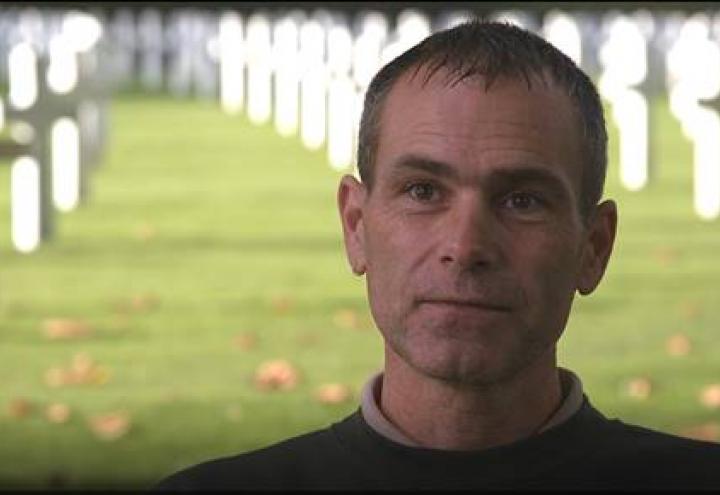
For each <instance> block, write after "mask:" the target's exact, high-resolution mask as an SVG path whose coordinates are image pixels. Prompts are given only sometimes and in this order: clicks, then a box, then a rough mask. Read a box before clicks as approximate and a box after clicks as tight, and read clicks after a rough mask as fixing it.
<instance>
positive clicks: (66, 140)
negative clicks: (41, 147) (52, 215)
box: [50, 117, 81, 212]
mask: <svg viewBox="0 0 720 495" xmlns="http://www.w3.org/2000/svg"><path fill="white" fill-rule="evenodd" d="M50 139H51V143H52V144H51V149H52V152H51V163H52V175H53V180H52V190H53V203H54V204H55V207H56V208H57V209H58V210H60V211H64V212H67V211H71V210H73V209H75V208H76V207H77V206H78V204H79V203H80V183H81V177H80V129H79V127H78V125H77V123H76V122H75V120H74V119H71V118H69V117H61V118H59V119H57V120H56V121H55V123H54V124H53V126H52V130H51V138H50Z"/></svg>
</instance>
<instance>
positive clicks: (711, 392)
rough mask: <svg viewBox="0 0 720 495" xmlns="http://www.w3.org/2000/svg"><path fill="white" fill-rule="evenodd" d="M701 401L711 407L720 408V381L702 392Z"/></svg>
mask: <svg viewBox="0 0 720 495" xmlns="http://www.w3.org/2000/svg"><path fill="white" fill-rule="evenodd" d="M700 402H702V403H703V405H704V406H705V407H709V408H711V409H718V408H720V383H714V384H712V385H708V386H707V387H705V388H704V389H703V390H702V392H701V393H700Z"/></svg>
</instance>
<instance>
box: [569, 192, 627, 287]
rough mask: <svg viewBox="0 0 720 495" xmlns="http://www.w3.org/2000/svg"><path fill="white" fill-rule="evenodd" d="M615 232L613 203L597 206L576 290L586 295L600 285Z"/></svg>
mask: <svg viewBox="0 0 720 495" xmlns="http://www.w3.org/2000/svg"><path fill="white" fill-rule="evenodd" d="M616 230H617V207H616V205H615V202H614V201H610V200H608V201H603V202H602V203H601V204H599V205H598V206H597V207H596V209H595V213H594V215H593V218H592V220H591V222H590V225H589V226H588V233H587V239H586V241H585V247H584V251H583V255H582V262H581V263H582V264H581V267H580V272H579V274H578V280H577V289H578V292H580V294H582V295H584V296H585V295H588V294H590V293H591V292H592V291H594V290H595V288H596V287H597V286H598V284H599V283H600V280H602V277H603V275H604V273H605V268H607V264H608V261H609V260H610V254H611V253H612V249H613V244H614V243H615V233H616Z"/></svg>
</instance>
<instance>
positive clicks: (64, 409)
mask: <svg viewBox="0 0 720 495" xmlns="http://www.w3.org/2000/svg"><path fill="white" fill-rule="evenodd" d="M45 417H46V418H47V420H48V421H50V422H51V423H55V424H63V423H67V421H68V420H69V419H70V407H69V406H68V405H67V404H63V403H61V402H55V403H52V404H50V405H48V406H47V408H46V409H45Z"/></svg>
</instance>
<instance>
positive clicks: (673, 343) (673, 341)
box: [665, 333, 692, 357]
mask: <svg viewBox="0 0 720 495" xmlns="http://www.w3.org/2000/svg"><path fill="white" fill-rule="evenodd" d="M665 350H666V351H667V353H668V354H669V355H671V356H675V357H680V356H687V355H688V354H689V353H690V351H691V350H692V344H691V343H690V339H689V338H688V337H687V335H685V334H683V333H677V334H675V335H672V336H670V337H669V338H668V339H667V340H666V341H665Z"/></svg>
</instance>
